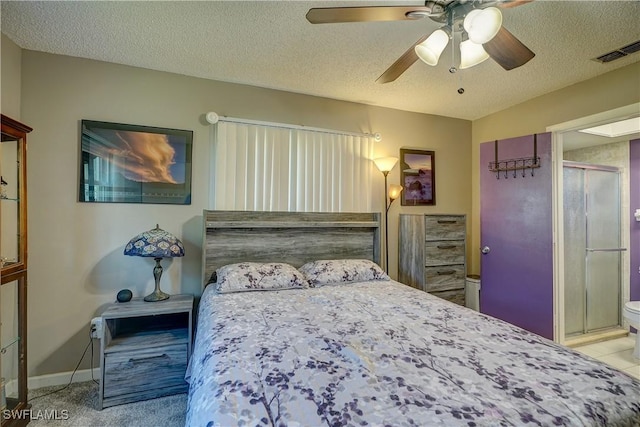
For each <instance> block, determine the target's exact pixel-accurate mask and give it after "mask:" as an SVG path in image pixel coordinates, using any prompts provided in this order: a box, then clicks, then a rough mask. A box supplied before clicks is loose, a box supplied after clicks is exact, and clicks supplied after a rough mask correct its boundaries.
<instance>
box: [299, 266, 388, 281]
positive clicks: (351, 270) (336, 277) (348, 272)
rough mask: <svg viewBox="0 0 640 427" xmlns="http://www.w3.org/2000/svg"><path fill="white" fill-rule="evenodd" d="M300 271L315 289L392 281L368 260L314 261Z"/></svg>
mask: <svg viewBox="0 0 640 427" xmlns="http://www.w3.org/2000/svg"><path fill="white" fill-rule="evenodd" d="M299 270H300V271H301V272H302V274H304V276H305V278H306V279H307V280H308V281H309V284H310V285H311V286H314V287H319V286H324V285H331V284H338V283H353V282H366V281H370V280H391V279H390V278H389V276H387V274H386V273H385V272H384V271H382V269H381V268H380V266H378V264H376V263H375V262H373V261H369V260H368V259H334V260H321V261H313V262H308V263H306V264H305V265H303V266H302V267H300V268H299Z"/></svg>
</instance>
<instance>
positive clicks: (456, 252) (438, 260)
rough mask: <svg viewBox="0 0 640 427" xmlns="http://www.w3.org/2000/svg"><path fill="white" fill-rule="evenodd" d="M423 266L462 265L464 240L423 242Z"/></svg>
mask: <svg viewBox="0 0 640 427" xmlns="http://www.w3.org/2000/svg"><path fill="white" fill-rule="evenodd" d="M424 252H425V265H426V266H433V265H442V264H464V256H465V253H464V252H465V247H464V240H443V241H434V242H425V251H424Z"/></svg>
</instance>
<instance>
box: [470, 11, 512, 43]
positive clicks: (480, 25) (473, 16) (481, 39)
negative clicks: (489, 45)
mask: <svg viewBox="0 0 640 427" xmlns="http://www.w3.org/2000/svg"><path fill="white" fill-rule="evenodd" d="M463 26H464V29H465V31H466V32H467V33H469V39H470V40H471V41H472V42H474V43H477V44H483V43H486V42H488V41H489V40H491V39H492V38H493V37H495V35H496V34H498V31H499V30H500V27H501V26H502V12H500V9H498V8H497V7H487V8H486V9H482V10H479V9H476V10H472V11H471V12H469V13H468V14H467V16H466V17H465V18H464V22H463Z"/></svg>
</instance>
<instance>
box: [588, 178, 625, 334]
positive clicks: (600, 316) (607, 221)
mask: <svg viewBox="0 0 640 427" xmlns="http://www.w3.org/2000/svg"><path fill="white" fill-rule="evenodd" d="M586 177H587V179H586V181H587V182H586V185H587V198H586V202H587V218H586V221H587V260H586V269H587V271H586V272H587V307H586V309H587V325H586V326H587V328H586V329H587V331H593V330H597V329H604V328H609V327H614V326H618V325H619V324H620V283H621V269H622V265H621V259H622V256H621V255H622V251H623V250H624V249H622V248H621V243H620V191H619V174H618V173H615V172H609V171H602V170H593V169H588V170H586Z"/></svg>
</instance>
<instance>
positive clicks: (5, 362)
mask: <svg viewBox="0 0 640 427" xmlns="http://www.w3.org/2000/svg"><path fill="white" fill-rule="evenodd" d="M31 130H32V129H31V128H30V127H29V126H26V125H24V124H22V123H20V122H18V121H16V120H13V119H11V118H9V117H7V116H5V115H2V144H0V175H1V177H2V181H1V183H0V184H1V185H0V207H1V211H0V225H1V227H2V229H1V234H0V281H1V283H2V285H1V286H0V374H1V375H0V376H1V378H2V379H1V380H0V388H1V394H0V425H1V427H9V426H11V427H14V426H23V425H26V424H28V423H29V411H28V409H29V408H30V405H29V404H28V402H27V163H26V157H27V134H28V133H29V132H31Z"/></svg>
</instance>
